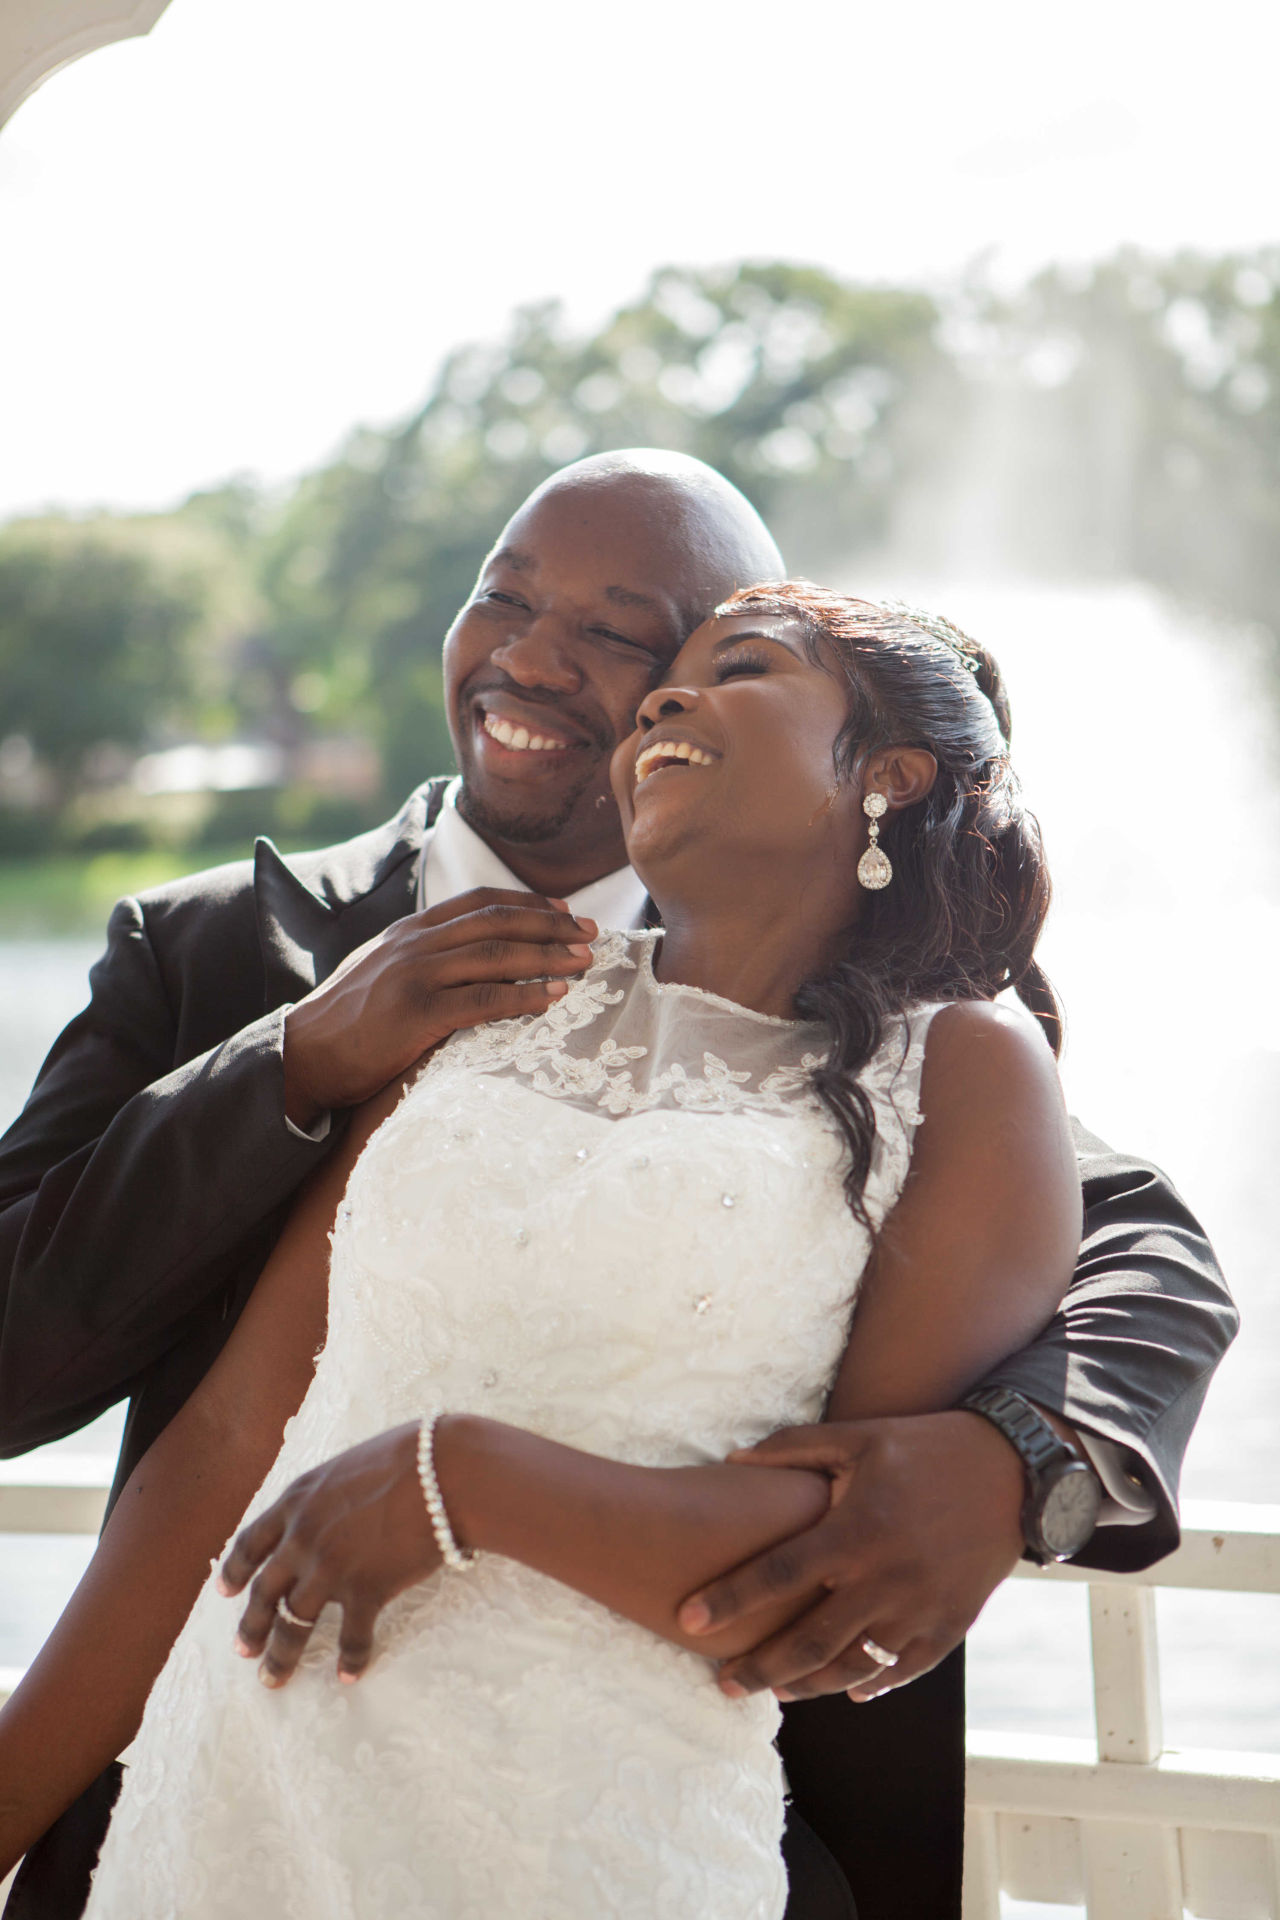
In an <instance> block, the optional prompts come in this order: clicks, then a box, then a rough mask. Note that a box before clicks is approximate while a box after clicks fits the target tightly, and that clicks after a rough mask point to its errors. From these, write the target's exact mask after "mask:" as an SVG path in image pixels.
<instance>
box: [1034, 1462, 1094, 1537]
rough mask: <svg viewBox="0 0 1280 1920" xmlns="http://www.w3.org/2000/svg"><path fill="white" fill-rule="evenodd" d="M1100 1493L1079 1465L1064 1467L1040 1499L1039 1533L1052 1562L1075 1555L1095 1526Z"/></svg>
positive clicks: (1086, 1471)
mask: <svg viewBox="0 0 1280 1920" xmlns="http://www.w3.org/2000/svg"><path fill="white" fill-rule="evenodd" d="M1101 1505H1102V1489H1101V1487H1100V1486H1099V1484H1098V1481H1097V1478H1096V1476H1095V1475H1094V1473H1093V1471H1092V1469H1091V1468H1089V1467H1086V1466H1085V1465H1084V1464H1083V1462H1079V1463H1073V1464H1072V1465H1071V1466H1067V1467H1064V1468H1063V1469H1062V1472H1061V1473H1060V1475H1059V1476H1058V1478H1057V1479H1056V1480H1055V1481H1054V1483H1053V1485H1052V1486H1051V1487H1050V1488H1049V1490H1048V1492H1047V1493H1046V1495H1045V1497H1044V1504H1043V1506H1042V1507H1041V1510H1040V1532H1041V1533H1042V1535H1043V1536H1044V1543H1045V1545H1046V1547H1048V1549H1049V1551H1050V1553H1051V1554H1053V1555H1054V1557H1055V1558H1056V1559H1059V1560H1068V1559H1070V1557H1071V1555H1072V1554H1073V1553H1079V1551H1080V1549H1081V1547H1083V1546H1084V1545H1085V1543H1086V1542H1087V1541H1088V1539H1089V1536H1090V1535H1091V1534H1092V1532H1093V1530H1094V1528H1095V1526H1096V1525H1097V1524H1098V1508H1099V1507H1100V1506H1101Z"/></svg>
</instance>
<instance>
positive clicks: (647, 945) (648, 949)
mask: <svg viewBox="0 0 1280 1920" xmlns="http://www.w3.org/2000/svg"><path fill="white" fill-rule="evenodd" d="M631 938H632V939H633V940H634V941H635V942H636V945H637V946H638V948H639V953H638V954H637V956H636V958H637V965H638V971H639V974H640V978H641V979H642V980H643V982H644V984H645V986H646V987H647V988H648V990H649V991H650V992H651V993H654V994H656V995H657V996H658V997H659V998H662V997H663V996H664V995H669V994H680V993H684V994H689V995H690V996H691V997H692V998H693V999H695V1000H701V1001H702V1002H703V1003H704V1005H706V1006H711V1007H719V1008H721V1009H722V1010H723V1011H724V1012H725V1013H732V1014H736V1015H737V1016H738V1017H739V1018H740V1019H743V1020H758V1021H759V1022H760V1023H761V1025H763V1026H766V1027H781V1028H783V1029H784V1030H786V1031H790V1032H794V1031H797V1030H798V1029H800V1028H801V1027H812V1026H816V1025H817V1024H818V1023H817V1022H816V1021H813V1020H787V1019H784V1018H783V1016H782V1015H781V1014H780V1013H759V1012H757V1010H756V1009H755V1007H744V1006H743V1005H742V1003H741V1002H740V1001H738V1000H726V999H725V997H724V995H723V994H719V993H711V992H710V991H709V990H708V989H707V988H706V987H691V986H688V985H686V983H685V982H684V981H682V980H659V978H658V976H657V974H656V973H655V972H654V970H653V958H654V954H655V953H656V952H657V950H658V945H659V943H660V942H661V940H662V929H661V928H660V927H651V928H646V929H645V930H644V931H643V932H641V933H633V934H632V935H631Z"/></svg>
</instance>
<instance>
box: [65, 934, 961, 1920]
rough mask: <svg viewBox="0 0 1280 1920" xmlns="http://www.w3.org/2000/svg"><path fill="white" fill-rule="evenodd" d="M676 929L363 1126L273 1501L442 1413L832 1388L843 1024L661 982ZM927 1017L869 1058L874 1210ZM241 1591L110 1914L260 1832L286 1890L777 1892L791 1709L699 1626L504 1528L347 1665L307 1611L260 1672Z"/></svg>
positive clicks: (800, 1410)
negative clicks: (836, 1119)
mask: <svg viewBox="0 0 1280 1920" xmlns="http://www.w3.org/2000/svg"><path fill="white" fill-rule="evenodd" d="M655 939H656V936H654V935H650V934H625V935H624V934H609V935H606V936H604V937H603V938H602V939H601V940H600V941H599V942H598V943H597V946H596V951H595V956H594V963H593V965H592V966H591V968H590V970H589V971H588V973H587V974H586V975H585V976H584V978H583V979H582V980H580V981H578V982H576V983H574V984H573V986H571V988H570V990H569V991H568V993H567V994H566V995H565V996H564V998H563V999H562V1000H561V1001H559V1002H558V1003H556V1004H555V1005H554V1006H552V1007H550V1008H548V1010H547V1011H546V1012H545V1013H543V1014H540V1015H537V1016H533V1017H527V1018H524V1019H520V1020H511V1021H504V1022H499V1023H496V1024H494V1025H491V1026H488V1027H484V1028H479V1029H476V1030H475V1031H473V1032H469V1033H464V1034H459V1035H457V1036H455V1037H454V1038H453V1039H452V1040H451V1041H450V1042H449V1043H448V1044H447V1045H446V1046H444V1047H442V1048H441V1049H440V1050H439V1051H438V1053H437V1054H436V1055H435V1056H434V1057H433V1059H432V1060H431V1061H430V1063H429V1064H428V1066H427V1067H426V1069H425V1070H424V1071H423V1072H422V1074H421V1075H420V1076H419V1078H418V1079H417V1081H416V1082H415V1083H414V1084H413V1085H412V1086H411V1087H410V1089H409V1091H408V1092H407V1093H406V1094H405V1096H404V1098H403V1099H402V1100H401V1102H400V1104H399V1105H398V1106H397V1108H396V1109H395V1111H394V1112H393V1113H392V1115H391V1116H390V1118H389V1119H388V1120H387V1121H386V1122H385V1123H384V1124H383V1126H382V1127H381V1128H380V1129H379V1130H378V1132H377V1133H376V1134H375V1135H374V1137H373V1138H372V1140H371V1141H370V1142H369V1144H368V1146H367V1147H366V1149H365V1151H364V1153H363V1155H362V1156H361V1159H360V1161H359V1163H358V1165H357V1166H356V1169H355V1171H354V1173H353V1175H352V1178H351V1181H350V1185H349V1187H348V1191H347V1195H346V1198H345V1200H344V1202H343V1205H342V1207H341V1208H340V1210H339V1217H338V1221H337V1224H336V1227H335V1231H334V1236H333V1253H332V1262H331V1274H330V1319H329V1336H328V1340H327V1344H326V1347H325V1351H324V1354H323V1355H322V1357H321V1360H320V1363H319V1365H318V1368H317V1372H316V1377H315V1381H314V1384H313V1386H312V1388H311V1391H310V1392H309V1393H308V1395H307V1398H306V1400H305V1402H304V1403H303V1407H302V1409H301V1411H300V1412H299V1414H298V1416H297V1418H296V1419H295V1420H294V1421H293V1422H291V1423H290V1427H289V1429H288V1432H287V1434H286V1438H285V1443H284V1446H283V1448H282V1451H281V1454H280V1457H279V1459H278V1460H277V1462H276V1465H275V1467H274V1468H273V1470H272V1472H271V1474H270V1476H269V1477H268V1479H267V1481H266V1483H265V1485H264V1487H263V1489H262V1491H261V1493H260V1494H259V1496H258V1498H257V1500H255V1502H254V1503H253V1507H252V1508H251V1511H258V1510H260V1509H261V1508H262V1507H263V1506H264V1505H266V1504H268V1503H269V1502H270V1501H271V1500H272V1499H274V1498H275V1497H276V1495H277V1494H278V1493H279V1492H280V1491H282V1490H283V1488H284V1487H285V1486H286V1485H287V1484H288V1483H289V1482H290V1481H291V1480H292V1479H293V1478H295V1477H296V1476H297V1474H298V1473H300V1472H302V1471H304V1470H305V1469H306V1468H307V1467H309V1466H310V1465H312V1464H314V1463H315V1462H316V1461H318V1460H321V1459H324V1458H327V1457H329V1456H331V1455H332V1454H333V1453H335V1452H337V1451H339V1450H340V1449H342V1448H344V1447H347V1446H350V1445H352V1444H354V1443H355V1442H356V1441H358V1440H361V1439H363V1438H365V1437H367V1436H368V1435H369V1434H371V1433H374V1432H378V1431H381V1430H382V1429H384V1428H387V1427H390V1426H394V1425H396V1424H398V1423H399V1422H401V1421H403V1420H408V1419H411V1418H413V1417H415V1416H416V1415H419V1414H421V1413H422V1412H423V1411H424V1409H428V1408H436V1407H441V1408H448V1409H451V1410H469V1411H476V1412H481V1413H490V1414H492V1415H494V1416H495V1417H498V1418H501V1419H504V1420H508V1421H511V1422H513V1423H515V1424H517V1425H521V1426H524V1427H527V1428H530V1429H533V1430H535V1431H537V1432H540V1433H543V1434H546V1435H548V1436H550V1437H553V1438H555V1439H558V1440H561V1441H564V1442H567V1443H569V1444H572V1445H575V1446H579V1447H583V1448H588V1449H590V1450H592V1451H594V1452H597V1453H600V1454H604V1455H608V1456H610V1457H612V1458H616V1459H626V1460H630V1461H633V1462H637V1463H641V1464H648V1465H654V1466H673V1465H680V1464H686V1463H690V1462H698V1461H708V1460H717V1459H720V1458H722V1457H723V1455H724V1454H725V1452H727V1451H728V1449H730V1448H731V1447H734V1446H739V1445H744V1444H748V1443H750V1442H751V1441H753V1440H756V1439H759V1438H761V1437H762V1436H763V1435H764V1434H765V1433H768V1432H770V1431H772V1430H773V1429H774V1428H776V1427H778V1426H781V1425H787V1424H793V1423H797V1422H807V1421H811V1420H814V1419H817V1418H819V1417H820V1416H821V1411H822V1407H823V1403H824V1400H825V1398H826V1395H827V1393H828V1391H829V1389H830V1385H831V1382H832V1379H833V1376H834V1373H835V1369H836V1367H837V1365H838V1362H839V1359H840V1356H841V1354H842V1352H843V1349H844V1346H845V1342H846V1338H847V1333H848V1326H849V1320H850V1315H851V1310H852V1306H853V1302H854V1297H855V1294H856V1290H857V1285H858V1280H859V1278H860V1275H861V1272H862V1268H863V1266H864V1264H865V1260H866V1255H867V1236H866V1232H865V1230H864V1228H863V1227H861V1226H860V1225H859V1224H858V1222H857V1221H856V1220H855V1219H854V1217H853V1215H852V1214H851V1212H850V1210H849V1208H848V1206H847V1204H846V1202H845V1199H844V1194H843V1190H842V1181H843V1171H844V1151H843V1146H842V1143H841V1140H840V1138H839V1136H838V1134H837V1132H836V1130H835V1128H834V1126H833V1124H832V1122H831V1120H830V1117H829V1115H828V1114H827V1112H826V1109H825V1108H824V1107H823V1106H822V1104H821V1103H820V1102H819V1101H818V1100H817V1098H816V1097H815V1095H814V1094H813V1091H812V1088H811V1086H810V1082H809V1073H810V1069H811V1067H812V1065H813V1064H814V1062H815V1061H816V1060H817V1059H819V1058H821V1056H822V1052H823V1048H824V1046H825V1044H826V1035H825V1033H824V1032H823V1030H822V1029H821V1028H819V1027H816V1026H814V1025H812V1024H806V1023H803V1022H795V1021H783V1020H774V1019H770V1018H767V1017H765V1016H762V1015H759V1014H755V1013H752V1012H750V1011H748V1010H746V1009H743V1008H739V1007H735V1006H733V1005H732V1004H731V1003H728V1002H725V1001H721V1000H718V999H717V998H715V997H714V996H712V995H709V994H705V993H701V992H698V991H696V990H694V989H690V988H685V987H678V986H669V985H665V984H662V983H660V982H659V981H658V980H657V979H655V977H654V972H653V953H654V945H655ZM932 1011H933V1010H932V1009H923V1010H921V1011H920V1013H918V1014H916V1015H913V1016H912V1017H911V1018H910V1019H909V1020H903V1021H899V1022H897V1023H895V1024H894V1026H893V1027H892V1029H891V1030H890V1032H889V1033H888V1035H887V1037H886V1040H885V1043H884V1045H883V1046H882V1048H881V1050H880V1052H879V1054H878V1055H877V1057H876V1059H875V1060H874V1061H872V1062H871V1063H870V1065H869V1066H868V1068H867V1069H866V1072H865V1073H864V1075H863V1082H864V1085H865V1086H866V1088H867V1091H868V1093H869V1095H870V1098H871V1101H872V1105H873V1108H874V1112H875V1116H876V1124H877V1138H876V1147H875V1152H874V1156H873V1163H872V1169H871V1174H870V1179H869V1182H868V1187H867V1191H866V1196H865V1198H866V1205H867V1210H868V1213H869V1215H870V1218H871V1220H872V1221H873V1223H878V1222H879V1221H880V1220H881V1219H882V1218H883V1217H884V1215H885V1213H886V1212H887V1211H888V1209H889V1208H890V1207H891V1206H892V1204H893V1202H894V1200H895V1199H896V1197H897V1194H898V1192H899V1191H900V1189H901V1186H902V1182H903V1179H904V1177H905V1174H906V1170H907V1166H908V1162H909V1158H910V1151H911V1141H912V1136H913V1132H914V1129H915V1126H916V1125H917V1123H918V1120H919V1113H918V1108H917V1098H918V1089H919V1082H920V1069H921V1063H922V1059H923V1050H924V1037H925V1032H926V1030H927V1026H928V1022H929V1019H930V1017H931V1014H932ZM233 1620H234V1609H233V1608H232V1607H231V1606H229V1604H228V1603H227V1602H225V1601H222V1600H220V1599H218V1598H217V1596H216V1594H215V1593H214V1590H213V1589H212V1587H210V1588H208V1589H207V1590H206V1592H205V1594H204V1595H202V1597H201V1600H200V1601H199V1602H198V1603H197V1606H196V1609H195V1612H194V1613H193V1615H192V1618H191V1621H190V1622H189V1623H188V1626H187V1628H186V1629H185V1631H184V1633H183V1636H182V1638H181V1640H180V1641H179V1644H178V1647H177V1648H176V1649H175V1653H174V1656H173V1657H172V1659H171V1661H170V1664H169V1666H168V1668H167V1669H166V1672H165V1674H164V1676H163V1677H162V1679H161V1681H160V1682H159V1683H158V1685H157V1688H156V1690H155V1692H154V1693H153V1696H152V1700H151V1702H150V1704H149V1706H148V1709H147V1717H146V1721H145V1722H144V1727H143V1731H142V1734H141V1735H140V1737H139V1740H138V1742H137V1743H136V1746H135V1751H134V1756H133V1758H134V1765H133V1767H132V1768H131V1770H130V1776H129V1779H128V1781H127V1784H126V1789H125V1792H124V1795H123V1796H122V1800H121V1803H120V1808H119V1811H118V1813H117V1816H116V1820H115V1822H114V1824H113V1827H112V1832H111V1835H110V1837H109V1839H108V1843H107V1848H106V1850H105V1852H104V1856H103V1865H102V1868H101V1870H100V1873H99V1876H98V1879H97V1881H96V1882H95V1888H94V1894H93V1899H92V1903H91V1905H90V1908H89V1914H90V1917H91V1920H106V1916H118V1920H124V1917H125V1916H126V1915H127V1916H128V1920H161V1917H162V1916H169V1915H171V1914H173V1913H177V1912H181V1913H182V1914H183V1915H184V1916H189V1917H190V1920H212V1916H214V1915H223V1914H227V1915H231V1914H233V1913H234V1914H236V1915H237V1916H243V1915H244V1914H253V1913H256V1912H263V1913H265V1912H267V1910H268V1908H267V1906H266V1905H264V1904H263V1903H262V1901H261V1897H260V1889H261V1886H262V1884H263V1883H262V1880H261V1871H260V1870H261V1862H262V1859H263V1858H264V1856H267V1855H269V1856H270V1858H271V1861H272V1877H271V1886H272V1895H271V1900H270V1913H271V1916H272V1920H293V1916H297V1920H317V1916H321V1915H325V1916H327V1915H329V1914H332V1915H333V1916H335V1920H339V1917H340V1920H392V1916H394V1920H405V1917H406V1916H415V1915H417V1916H422V1920H426V1917H427V1916H432V1920H436V1916H439V1920H481V1916H483V1920H596V1917H597V1916H600V1915H610V1914H618V1915H627V1916H631V1915H634V1916H635V1920H641V1916H643V1917H644V1920H652V1915H653V1914H655V1913H661V1914H663V1915H664V1920H668V1917H669V1920H777V1916H779V1915H780V1914H781V1912H782V1907H783V1905H784V1904H785V1880H784V1877H783V1875H782V1869H781V1865H780V1860H779V1856H778V1850H777V1842H778V1835H779V1831H780V1825H781V1804H782V1802H781V1780H780V1775H779V1771H778V1765H777V1759H776V1755H775V1754H774V1753H773V1751H772V1748H771V1744H770V1742H771V1738H772V1734H773V1731H774V1728H775V1726H776V1715H777V1709H776V1705H775V1703H774V1702H773V1700H772V1698H771V1697H766V1698H765V1699H763V1700H761V1699H753V1700H747V1701H737V1702H733V1701H726V1700H725V1699H724V1697H723V1696H722V1695H721V1694H720V1693H719V1691H718V1690H717V1689H716V1687H715V1686H714V1684H713V1682H712V1678H711V1673H710V1669H709V1667H708V1665H707V1663H706V1662H705V1661H704V1660H702V1659H701V1658H700V1657H699V1656H697V1655H694V1654H692V1653H688V1652H686V1651H684V1650H683V1649H680V1648H676V1647H673V1646H671V1645H669V1644H668V1643H666V1642H664V1641H661V1640H659V1639H657V1638H656V1637H655V1636H654V1635H652V1634H650V1633H648V1632H646V1631H644V1630H643V1629H641V1628H639V1627H635V1626H633V1625H631V1624H630V1623H628V1622H627V1621H624V1620H621V1619H619V1618H618V1617H617V1616H615V1615H613V1614H611V1613H609V1612H608V1611H607V1610H606V1609H604V1608H601V1607H599V1606H597V1605H596V1604H595V1603H594V1602H591V1601H588V1600H586V1599H585V1598H583V1597H582V1596H580V1595H578V1594H576V1593H574V1592H572V1591H571V1590H569V1589H567V1588H564V1587H560V1586H558V1585H557V1584H556V1583H555V1582H554V1581H551V1580H548V1579H545V1578H544V1577H543V1576H541V1575H539V1574H536V1573H534V1572H532V1571H531V1570H529V1569H526V1568H524V1567H521V1566H518V1565H515V1564H514V1563H511V1562H506V1561H502V1560H500V1559H496V1558H493V1557H488V1558H486V1559H484V1560H482V1561H481V1563H480V1564H479V1565H478V1567H477V1568H476V1569H475V1570H474V1572H472V1573H471V1574H469V1575H468V1576H467V1577H466V1578H465V1579H459V1578H456V1577H450V1576H444V1577H439V1576H438V1577H437V1578H436V1579H434V1580H432V1581H429V1582H427V1583H426V1584H425V1585H424V1586H423V1587H421V1588H418V1589H415V1590H414V1591H413V1592H412V1593H409V1594H406V1595H403V1596H401V1598H400V1599H399V1600H398V1601H397V1602H396V1603H394V1605H393V1606H392V1607H391V1608H389V1609H388V1610H387V1612H386V1613H385V1614H384V1616H383V1619H382V1622H381V1623H380V1647H381V1653H380V1656H379V1658H378V1660H377V1661H376V1662H375V1665H374V1667H373V1669H372V1670H371V1671H370V1673H369V1674H368V1675H367V1676H366V1678H365V1679H364V1680H362V1681H361V1683H360V1685H359V1686H358V1687H356V1688H346V1689H344V1688H341V1687H340V1686H338V1684H337V1683H336V1681H335V1680H334V1678H333V1673H332V1666H333V1647H334V1632H333V1630H332V1628H329V1627H328V1626H327V1623H326V1622H322V1630H321V1632H320V1633H319V1634H318V1635H317V1636H316V1643H315V1651H314V1652H313V1654H312V1655H311V1656H309V1659H308V1661H307V1663H306V1665H305V1666H304V1669H303V1671H302V1673H301V1674H300V1676H299V1677H298V1679H297V1680H295V1681H294V1682H293V1683H292V1684H291V1686H290V1687H289V1688H288V1689H286V1690H285V1692H284V1693H283V1694H281V1695H279V1696H276V1695H271V1694H267V1693H264V1691H263V1690H262V1689H261V1688H259V1687H257V1686H256V1684H255V1683H254V1680H253V1676H252V1673H251V1672H250V1671H247V1670H246V1668H245V1666H244V1665H243V1664H242V1663H239V1662H236V1661H235V1660H234V1659H233V1658H232V1657H231V1656H230V1655H229V1653H228V1651H227V1648H228V1644H229V1641H230V1637H231V1630H232V1624H233ZM193 1728H196V1729H198V1734H197V1736H195V1737H194V1748H195V1751H194V1754H193V1753H191V1751H190V1749H191V1747H192V1744H193V1735H192V1732H191V1730H192V1729H193ZM175 1753H181V1754H182V1756H183V1764H182V1765H181V1766H176V1765H175V1764H174V1759H175ZM375 1836H376V1844H375ZM246 1902H247V1903H248V1904H246ZM255 1902H256V1903H257V1904H255Z"/></svg>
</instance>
